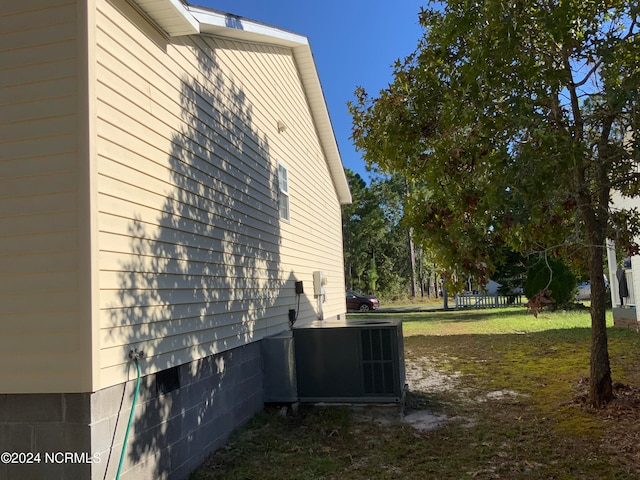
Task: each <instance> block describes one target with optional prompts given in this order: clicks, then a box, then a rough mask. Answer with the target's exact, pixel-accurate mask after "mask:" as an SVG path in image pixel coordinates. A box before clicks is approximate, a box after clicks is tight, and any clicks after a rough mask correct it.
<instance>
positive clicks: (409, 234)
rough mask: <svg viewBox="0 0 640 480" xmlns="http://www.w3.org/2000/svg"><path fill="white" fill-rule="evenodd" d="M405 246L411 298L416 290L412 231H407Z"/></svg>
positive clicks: (409, 229) (414, 251)
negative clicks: (406, 248) (407, 256)
mask: <svg viewBox="0 0 640 480" xmlns="http://www.w3.org/2000/svg"><path fill="white" fill-rule="evenodd" d="M407 246H408V248H409V266H410V267H411V296H412V297H414V298H415V297H416V296H417V289H416V248H415V245H414V244H413V229H412V228H408V229H407Z"/></svg>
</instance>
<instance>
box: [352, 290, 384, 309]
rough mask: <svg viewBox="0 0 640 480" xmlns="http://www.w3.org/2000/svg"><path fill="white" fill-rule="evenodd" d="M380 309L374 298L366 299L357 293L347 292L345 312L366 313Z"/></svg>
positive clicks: (377, 301) (378, 302)
mask: <svg viewBox="0 0 640 480" xmlns="http://www.w3.org/2000/svg"><path fill="white" fill-rule="evenodd" d="M378 308H380V301H379V300H378V299H377V298H376V297H367V296H365V295H360V294H359V293H355V292H350V291H347V310H358V311H360V312H368V311H370V310H377V309H378Z"/></svg>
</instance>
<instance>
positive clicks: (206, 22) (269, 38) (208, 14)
mask: <svg viewBox="0 0 640 480" xmlns="http://www.w3.org/2000/svg"><path fill="white" fill-rule="evenodd" d="M187 9H188V11H189V12H190V13H191V14H192V15H193V17H194V18H195V19H196V20H197V21H198V22H199V23H200V33H205V34H209V35H218V36H220V37H224V38H235V39H238V40H244V41H249V42H257V43H266V44H269V45H280V46H283V47H289V48H294V47H297V46H300V45H306V46H308V45H309V41H308V40H307V37H304V36H302V35H298V34H297V33H293V32H289V31H287V30H283V29H281V28H277V27H274V26H271V25H267V24H265V23H260V22H256V21H255V20H249V19H247V18H243V17H239V16H237V15H233V14H230V13H226V12H221V11H218V10H210V9H205V8H200V7H196V6H188V7H187Z"/></svg>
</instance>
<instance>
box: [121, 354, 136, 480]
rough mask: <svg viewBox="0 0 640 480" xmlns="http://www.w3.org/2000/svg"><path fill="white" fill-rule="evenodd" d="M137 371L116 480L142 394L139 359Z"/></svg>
mask: <svg viewBox="0 0 640 480" xmlns="http://www.w3.org/2000/svg"><path fill="white" fill-rule="evenodd" d="M134 360H135V362H136V369H137V370H138V378H137V379H136V391H135V393H134V394H133V404H132V405H131V413H129V423H128V424H127V431H126V432H125V434H124V442H123V444H122V452H121V453H120V462H119V463H118V471H117V472H116V480H119V479H120V470H121V469H122V461H123V460H124V454H125V453H126V451H127V439H128V438H129V430H131V424H132V423H133V415H134V411H135V408H136V402H137V401H138V393H139V392H140V364H139V363H138V357H137V356H136V357H135V359H134Z"/></svg>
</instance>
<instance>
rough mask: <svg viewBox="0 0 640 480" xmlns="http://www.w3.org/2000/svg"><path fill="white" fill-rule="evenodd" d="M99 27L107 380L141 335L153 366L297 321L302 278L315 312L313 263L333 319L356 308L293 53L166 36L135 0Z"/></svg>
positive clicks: (307, 308)
mask: <svg viewBox="0 0 640 480" xmlns="http://www.w3.org/2000/svg"><path fill="white" fill-rule="evenodd" d="M97 26H98V28H97V30H96V40H97V50H96V60H97V64H96V78H97V84H96V92H97V105H96V109H97V123H96V133H97V144H96V145H97V147H96V150H97V152H98V179H97V186H98V221H99V224H98V228H99V236H98V244H99V246H100V253H99V268H100V272H99V282H98V283H99V285H100V300H99V306H100V326H101V330H100V335H99V341H100V357H99V361H100V368H101V373H100V375H101V381H100V384H101V386H102V387H106V386H108V385H112V384H115V383H117V382H121V381H123V380H125V379H126V378H127V372H128V368H127V353H128V351H129V350H130V349H131V348H134V347H137V348H139V349H141V350H143V351H145V354H146V357H145V361H144V362H143V364H142V367H143V369H144V373H145V374H147V373H152V372H154V371H158V370H161V369H164V368H168V367H170V366H174V365H178V364H182V363H185V362H188V361H191V360H193V359H196V358H201V357H203V356H206V355H211V354H214V353H218V352H222V351H225V350H228V349H232V348H235V347H237V346H240V345H243V344H246V343H248V342H252V341H256V340H259V339H261V338H263V337H264V336H265V335H268V334H272V333H277V332H279V331H282V330H284V329H286V328H287V327H288V317H287V312H288V310H289V309H291V308H295V307H296V298H295V294H294V288H293V287H294V281H295V280H303V281H304V282H305V292H306V294H305V295H304V298H303V299H302V301H301V317H300V318H302V317H306V318H308V319H313V318H315V315H316V308H317V306H316V301H315V299H314V298H313V284H312V273H313V271H314V270H323V271H325V272H326V273H327V274H328V275H329V279H330V286H329V288H328V299H327V302H326V303H325V304H324V312H325V316H326V317H328V316H336V315H341V314H343V313H344V309H345V306H344V287H343V285H344V280H343V267H342V243H341V241H342V240H341V221H340V207H339V204H338V201H337V198H336V193H335V190H334V187H333V184H332V181H331V177H330V173H329V170H328V168H327V165H326V162H325V161H324V157H323V152H322V151H321V148H320V144H319V142H318V138H317V134H316V131H315V126H314V125H313V122H312V120H311V116H310V113H309V109H308V105H307V102H306V98H305V96H304V92H303V91H302V87H301V84H300V80H299V78H298V75H297V71H296V66H295V63H294V59H293V56H292V52H291V51H290V50H289V49H285V48H281V47H274V46H267V45H260V44H248V43H241V42H237V41H233V42H231V41H228V40H224V39H219V38H212V37H203V36H193V37H181V38H172V39H170V40H169V39H168V38H167V37H165V36H163V35H162V34H161V33H160V32H159V31H157V30H156V29H155V28H154V27H153V26H152V25H150V24H149V23H148V22H147V21H146V20H145V19H144V18H142V17H141V16H139V15H138V13H137V12H136V11H135V10H133V9H132V8H131V7H130V6H129V5H128V4H127V3H126V2H124V1H122V0H121V1H115V2H106V1H102V2H99V3H98V12H97ZM278 120H280V121H282V122H284V124H285V125H286V127H287V128H286V130H285V131H284V132H282V133H278V131H277V122H278ZM278 161H282V162H283V163H284V164H285V165H287V167H288V168H289V175H290V179H289V189H290V195H291V221H290V222H289V223H287V222H281V221H280V219H279V215H278V204H277V164H278Z"/></svg>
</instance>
